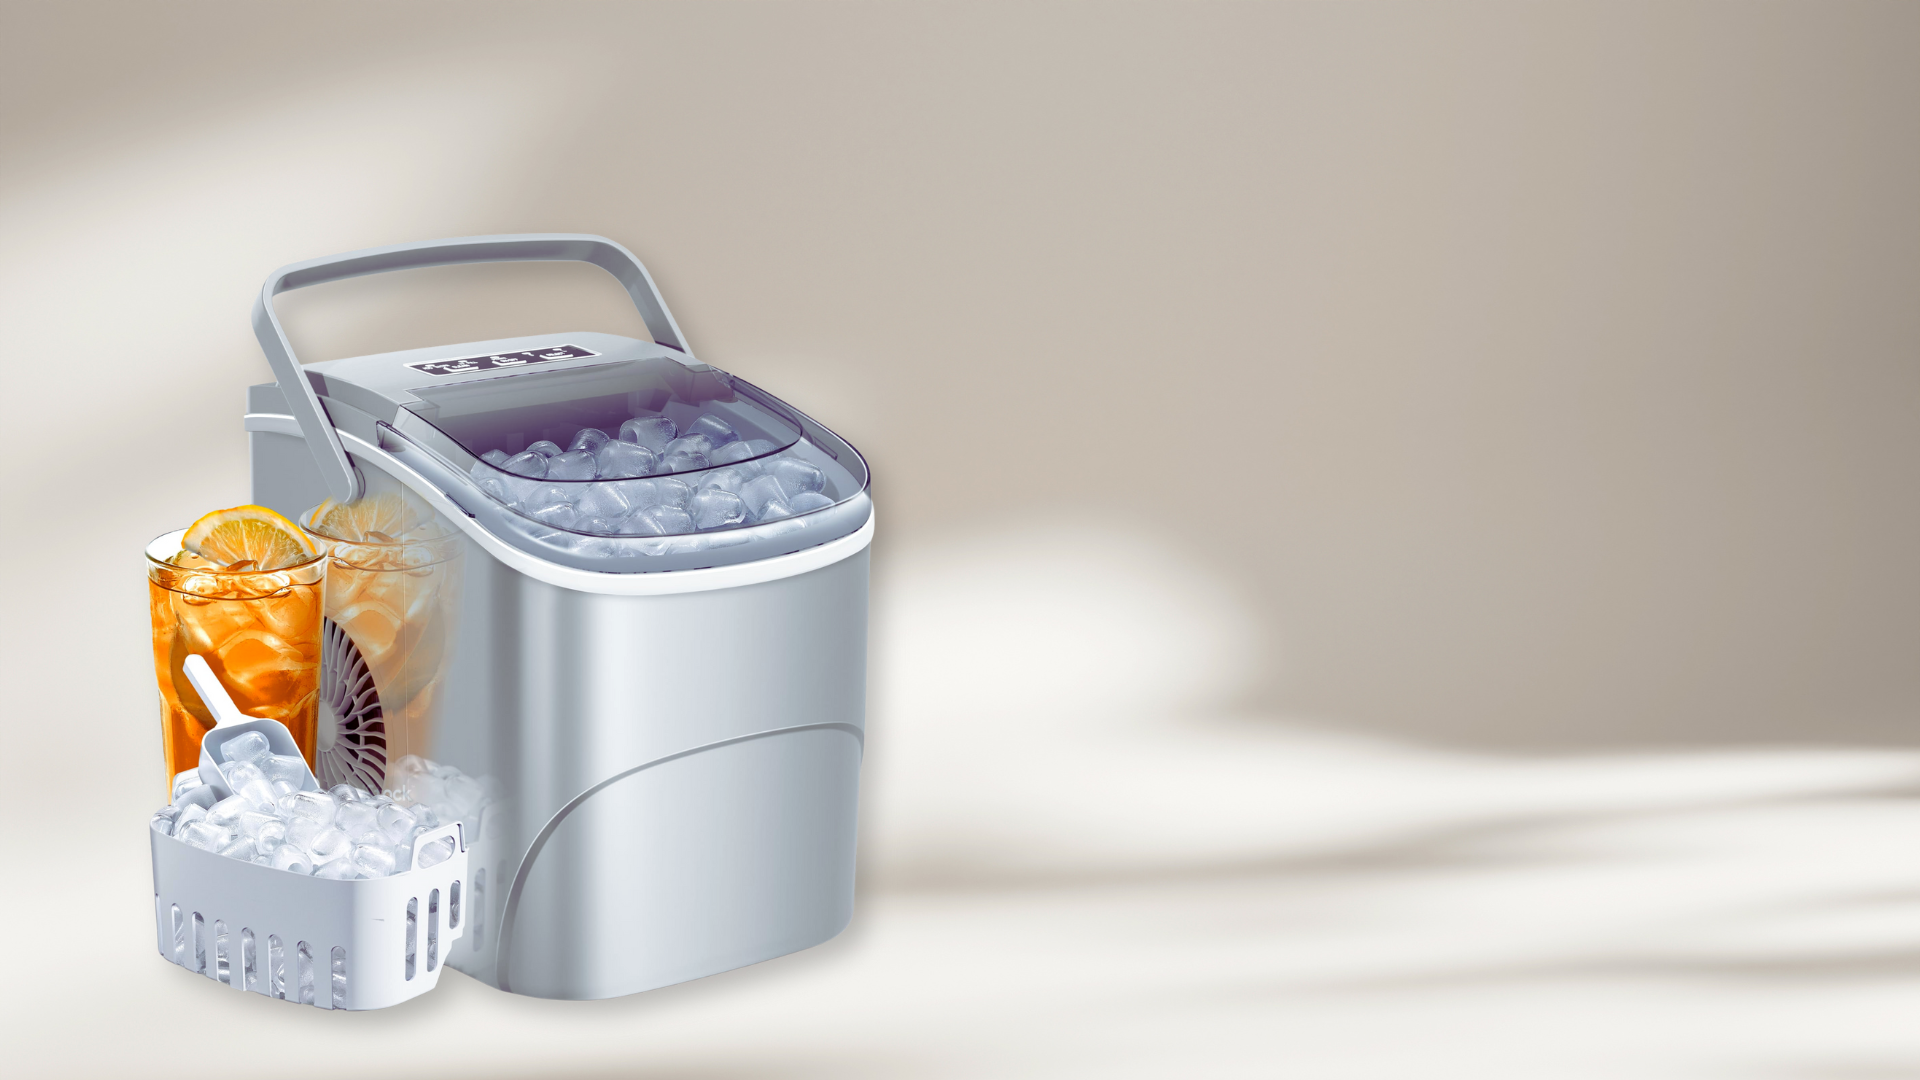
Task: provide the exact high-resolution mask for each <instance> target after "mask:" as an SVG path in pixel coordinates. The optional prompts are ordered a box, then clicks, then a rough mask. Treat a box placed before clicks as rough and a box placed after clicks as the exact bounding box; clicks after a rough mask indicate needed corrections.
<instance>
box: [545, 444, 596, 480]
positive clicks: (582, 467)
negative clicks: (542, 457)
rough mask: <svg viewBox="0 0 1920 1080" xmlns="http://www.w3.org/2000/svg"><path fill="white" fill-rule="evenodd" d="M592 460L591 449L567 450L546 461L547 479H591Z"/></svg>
mask: <svg viewBox="0 0 1920 1080" xmlns="http://www.w3.org/2000/svg"><path fill="white" fill-rule="evenodd" d="M593 462H594V457H593V451H591V450H569V451H567V452H566V453H564V454H561V455H559V456H557V457H554V458H552V459H550V460H549V461H548V462H547V479H549V480H591V479H593Z"/></svg>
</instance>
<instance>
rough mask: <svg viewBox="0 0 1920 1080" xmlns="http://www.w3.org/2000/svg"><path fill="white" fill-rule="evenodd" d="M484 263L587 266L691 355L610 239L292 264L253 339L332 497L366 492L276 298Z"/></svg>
mask: <svg viewBox="0 0 1920 1080" xmlns="http://www.w3.org/2000/svg"><path fill="white" fill-rule="evenodd" d="M483 262H586V263H592V264H593V265H595V266H598V267H599V268H600V269H602V270H605V271H606V272H607V273H609V274H612V275H613V276H614V278H616V279H617V280H618V281H619V282H620V284H622V285H624V286H626V289H627V295H628V296H630V297H632V298H633V306H634V307H635V308H636V309H638V310H639V312H640V317H641V318H642V319H643V320H645V321H646V324H647V332H648V333H650V334H652V335H653V340H654V341H655V342H657V343H659V344H661V345H665V346H667V347H668V348H670V349H678V350H679V351H681V352H683V353H686V354H687V355H689V356H691V355H692V353H693V350H691V349H689V348H687V345H686V337H685V336H684V335H682V334H681V333H680V324H679V323H676V322H674V321H673V314H672V313H671V312H669V311H668V310H667V302H666V300H665V299H663V298H662V297H661V295H660V290H659V288H658V287H656V286H655V285H654V283H653V275H651V274H649V273H647V268H646V266H644V265H643V264H642V263H641V262H640V260H639V259H637V258H635V257H634V254H633V252H631V251H628V250H627V249H626V248H624V247H621V246H620V245H619V244H617V243H614V242H613V241H612V240H609V239H607V238H606V237H604V236H592V235H589V234H586V233H519V234H508V235H502V236H462V237H456V238H453V239H448V240H425V241H421V242H419V243H413V244H393V245H391V246H388V247H377V248H367V249H365V250H363V251H349V252H347V253H345V254H343V255H328V256H326V257H325V258H320V259H308V260H307V261H306V262H297V263H291V264H289V265H286V266H283V267H281V268H280V269H278V270H275V271H274V272H273V276H271V277H269V278H267V282H266V284H265V285H262V286H261V287H260V297H259V299H257V300H255V301H254V304H253V336H254V337H255V338H257V339H259V342H260V348H261V351H263V352H265V353H266V354H267V363H268V365H269V366H271V367H272V368H273V375H274V378H275V379H277V380H278V381H279V383H280V393H281V394H282V395H283V396H285V397H286V399H287V409H288V411H290V412H292V413H293V418H294V420H295V421H297V422H298V423H299V424H300V433H301V434H302V435H303V436H305V438H306V440H307V449H308V450H309V451H311V452H312V453H313V460H314V464H315V465H317V466H319V468H320V478H321V479H322V480H324V481H326V484H327V490H328V492H330V493H331V494H332V495H333V497H334V498H335V499H338V500H339V501H341V502H352V501H353V500H354V499H356V498H358V497H359V496H360V493H361V487H360V477H359V474H358V473H356V472H354V469H353V463H352V462H351V461H349V460H348V459H347V451H346V448H345V447H344V446H342V445H341V444H340V436H339V434H338V433H336V432H335V431H334V429H333V422H332V421H331V420H330V419H329V418H328V417H327V414H326V410H325V409H324V408H322V407H321V404H320V398H319V396H318V395H317V394H315V393H314V390H313V383H312V381H310V380H309V379H308V378H307V376H306V373H305V372H303V371H301V370H300V361H299V360H298V359H297V358H295V356H294V355H293V343H292V342H290V341H288V340H287V332H286V330H285V329H283V328H282V327H281V325H280V316H279V315H277V314H275V313H274V310H273V298H274V297H275V296H277V295H279V294H280V293H283V292H286V291H287V290H288V289H302V288H305V287H307V286H308V285H318V284H320V283H322V282H327V281H339V280H340V279H342V278H350V277H359V276H361V275H363V274H380V273H385V272H387V271H390V270H417V269H421V268H423V267H428V266H453V265H457V264H460V263H483Z"/></svg>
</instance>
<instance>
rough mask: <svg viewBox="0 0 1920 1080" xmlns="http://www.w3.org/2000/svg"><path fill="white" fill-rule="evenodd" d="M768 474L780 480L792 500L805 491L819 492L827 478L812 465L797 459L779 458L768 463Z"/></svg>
mask: <svg viewBox="0 0 1920 1080" xmlns="http://www.w3.org/2000/svg"><path fill="white" fill-rule="evenodd" d="M767 472H768V473H770V474H772V475H773V476H776V477H778V478H779V479H780V486H781V487H783V488H786V489H787V497H788V498H792V497H793V496H795V495H798V494H800V493H801V492H803V491H819V490H820V489H821V488H822V487H824V486H826V478H825V477H824V476H822V475H820V470H819V469H816V468H814V467H813V465H812V464H810V463H808V462H805V461H802V460H800V459H799V458H796V457H777V458H774V459H773V460H772V461H770V462H768V463H767Z"/></svg>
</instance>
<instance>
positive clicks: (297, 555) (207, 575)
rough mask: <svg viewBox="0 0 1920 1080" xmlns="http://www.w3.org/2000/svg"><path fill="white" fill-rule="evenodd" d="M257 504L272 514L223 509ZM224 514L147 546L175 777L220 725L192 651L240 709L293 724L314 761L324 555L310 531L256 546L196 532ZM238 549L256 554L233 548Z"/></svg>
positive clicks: (163, 710) (164, 725)
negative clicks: (188, 666)
mask: <svg viewBox="0 0 1920 1080" xmlns="http://www.w3.org/2000/svg"><path fill="white" fill-rule="evenodd" d="M256 510H257V511H259V512H260V513H263V514H272V511H269V510H261V509H260V508H256V507H241V508H237V510H236V511H221V512H220V513H221V514H227V515H233V514H236V513H237V512H238V511H247V512H249V513H251V512H253V511H256ZM218 516H219V515H218V514H209V515H207V517H206V518H202V519H201V520H200V521H199V522H195V523H194V526H193V527H192V528H189V529H183V530H180V531H177V532H171V533H167V534H165V535H164V536H161V537H159V538H157V539H155V540H154V541H153V543H151V544H149V545H147V599H148V607H149V610H150V611H151V613H152V616H153V667H154V674H155V676H156V677H157V679H158V680H159V684H160V723H161V733H162V741H163V744H164V747H165V754H166V760H167V777H168V780H169V782H170V781H171V779H172V777H173V775H174V774H175V773H178V772H180V771H182V770H185V769H191V768H193V767H195V766H197V765H198V764H199V763H200V737H201V736H202V735H204V734H205V733H206V731H207V729H208V728H210V727H212V726H213V717H212V715H211V714H209V713H208V712H207V708H206V706H205V705H203V704H201V702H200V697H199V695H198V694H196V693H194V691H193V687H192V686H191V685H190V684H189V683H188V682H187V679H186V675H185V671H184V665H185V663H186V658H187V657H188V656H190V655H192V654H194V653H198V654H200V655H201V656H204V657H205V658H206V660H207V664H208V665H209V666H210V667H211V668H212V669H213V672H214V674H215V675H216V676H218V677H219V679H220V684H221V685H222V686H224V687H225V688H226V690H227V693H228V694H231V695H232V696H233V700H234V704H236V705H238V706H239V707H240V710H241V711H242V712H245V713H247V714H248V715H249V716H257V717H265V718H270V719H274V720H278V721H280V722H281V723H283V724H285V725H286V726H287V729H288V730H289V731H291V732H292V733H293V738H294V741H295V742H296V743H298V744H299V746H300V752H301V754H302V755H304V756H305V757H306V759H307V761H308V763H309V764H311V763H312V762H313V756H314V736H315V724H316V719H317V716H318V703H319V694H318V686H319V678H320V640H321V606H322V602H323V592H324V588H325V580H326V560H325V559H324V557H322V556H321V554H320V553H319V552H318V550H317V549H315V548H313V546H312V545H311V543H310V542H308V541H306V540H305V538H304V536H302V537H300V544H299V545H296V546H288V545H282V546H281V549H279V550H258V551H253V550H239V549H237V548H235V547H234V546H233V544H232V543H231V541H232V538H231V537H215V538H213V539H208V538H207V537H205V536H197V535H196V530H198V531H199V533H203V534H204V533H206V532H208V531H209V529H208V528H207V527H206V523H207V522H208V519H211V518H216V517H218ZM243 516H244V515H243ZM273 516H274V517H276V518H278V517H279V515H277V514H276V515H273ZM279 520H280V521H282V522H284V521H285V520H286V519H284V518H280V519H279ZM287 526H288V527H292V523H291V522H287ZM295 533H296V535H298V532H297V529H295ZM196 541H200V542H196ZM302 545H303V546H302ZM242 546H244V544H243V545H242ZM195 547H199V548H200V549H201V550H203V551H205V552H207V554H200V553H197V552H196V551H195V550H193V549H194V548H195ZM233 554H240V555H248V556H252V557H243V558H228V557H227V556H229V555H233Z"/></svg>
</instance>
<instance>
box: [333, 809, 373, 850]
mask: <svg viewBox="0 0 1920 1080" xmlns="http://www.w3.org/2000/svg"><path fill="white" fill-rule="evenodd" d="M333 823H334V824H335V825H337V826H339V827H340V828H342V829H344V830H346V833H347V836H349V837H350V838H352V840H353V842H354V843H356V844H364V843H366V842H367V841H368V839H369V838H371V837H376V836H379V835H381V832H380V809H379V808H378V807H376V806H373V805H371V804H369V803H364V802H359V801H355V802H350V803H343V804H342V805H341V807H340V809H339V810H338V811H337V812H336V813H335V814H334V816H333Z"/></svg>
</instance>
